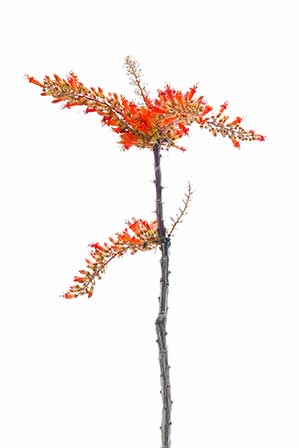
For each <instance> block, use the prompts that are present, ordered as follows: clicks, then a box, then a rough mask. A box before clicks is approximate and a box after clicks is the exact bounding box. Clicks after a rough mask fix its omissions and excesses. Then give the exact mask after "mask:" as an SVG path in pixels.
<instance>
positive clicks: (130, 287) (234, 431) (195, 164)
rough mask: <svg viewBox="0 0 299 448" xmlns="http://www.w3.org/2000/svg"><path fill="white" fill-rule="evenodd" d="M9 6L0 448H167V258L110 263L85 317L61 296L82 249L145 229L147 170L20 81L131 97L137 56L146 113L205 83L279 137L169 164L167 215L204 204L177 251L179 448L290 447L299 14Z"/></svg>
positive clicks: (218, 6)
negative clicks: (162, 354)
mask: <svg viewBox="0 0 299 448" xmlns="http://www.w3.org/2000/svg"><path fill="white" fill-rule="evenodd" d="M3 5H4V6H1V9H2V11H1V165H0V170H1V173H0V174H1V179H0V182H1V185H0V188H1V212H2V218H1V234H0V238H1V255H0V257H1V310H0V332H1V334H0V338H1V339H0V340H1V354H0V360H1V371H0V376H1V404H0V409H1V416H0V422H1V427H2V428H1V431H0V445H1V447H3V448H21V447H22V448H23V447H28V448H29V447H30V448H83V447H84V448H102V447H105V448H116V447H128V448H129V447H130V448H141V447H142V448H153V447H157V448H158V447H159V446H160V431H159V426H160V416H161V403H160V394H159V389H160V385H159V365H158V350H157V344H156V343H155V339H156V336H155V329H154V321H155V318H156V315H157V313H158V300H157V297H158V295H159V278H160V272H159V251H157V252H156V253H154V252H152V253H144V254H137V255H135V256H132V257H130V256H128V257H126V258H123V259H121V260H117V261H115V262H114V264H111V266H110V267H109V269H108V270H107V273H106V274H105V276H104V278H103V279H102V280H101V281H100V282H98V284H97V286H96V290H95V294H94V297H93V298H92V299H90V300H88V299H87V298H86V297H80V298H78V299H76V300H72V301H67V300H64V299H62V298H61V297H59V295H60V294H62V293H63V292H65V291H66V290H67V289H68V287H69V286H70V285H71V284H72V278H73V276H74V275H76V274H77V273H78V269H83V268H84V266H85V262H84V258H85V257H86V256H87V255H88V247H87V246H88V244H89V243H90V242H94V241H99V242H101V243H102V242H104V241H105V240H106V239H107V238H108V237H109V236H110V235H111V236H113V235H114V233H115V232H117V231H121V230H123V228H124V227H125V220H126V219H130V218H131V217H133V216H136V217H141V218H143V219H148V220H151V219H154V214H153V213H152V212H153V210H154V208H155V204H154V185H153V184H152V183H151V182H150V181H151V180H153V175H154V173H153V155H152V153H151V152H149V151H147V150H143V151H140V150H138V149H136V148H132V149H130V150H129V151H127V152H122V151H120V147H119V146H118V145H117V143H116V142H117V138H118V136H117V135H116V134H114V133H113V132H112V131H111V130H109V129H108V128H103V127H101V126H100V124H99V120H98V119H97V118H96V117H94V116H92V115H88V116H85V115H84V114H83V112H82V111H79V110H78V109H72V110H71V111H68V110H64V111H61V110H60V108H59V105H52V104H51V100H50V99H49V98H43V97H40V96H39V91H40V90H39V88H38V87H36V86H34V85H29V84H28V83H27V82H26V80H25V79H24V77H23V75H24V74H25V73H29V74H30V75H34V76H35V77H36V78H37V79H42V78H43V76H44V75H46V74H48V75H52V74H53V73H57V74H59V75H61V76H65V75H66V74H67V73H68V72H69V71H70V70H74V71H75V73H76V74H77V75H78V76H79V78H80V79H81V80H82V81H83V82H84V83H85V84H86V85H91V86H98V85H99V86H101V87H102V88H103V89H104V91H106V92H108V91H117V92H119V93H120V92H121V93H124V94H126V95H127V96H128V97H129V98H132V97H133V90H132V88H131V86H130V85H129V82H128V79H127V77H126V74H125V71H124V69H123V61H124V58H125V56H126V55H128V54H129V55H131V56H132V57H133V58H135V59H137V60H138V61H139V63H140V65H141V67H142V70H143V73H144V75H145V79H146V81H147V82H148V86H149V89H150V91H151V92H152V94H153V95H155V92H156V89H157V88H163V87H164V85H165V83H166V82H169V83H170V84H171V85H172V86H173V87H174V88H178V89H182V90H183V91H184V90H186V89H188V88H189V87H190V86H192V85H193V84H194V83H195V82H197V81H199V82H200V84H199V94H204V95H205V97H206V99H207V100H208V101H209V103H210V104H212V105H214V106H215V107H216V108H217V107H218V106H219V105H220V104H222V103H223V102H224V101H225V100H228V101H229V109H228V112H229V113H230V114H231V116H232V117H235V116H236V115H242V116H244V127H245V128H246V129H252V128H253V129H254V130H255V131H256V132H258V133H261V134H265V135H267V136H268V139H267V141H266V142H264V143H260V142H253V143H244V144H243V145H242V147H241V150H240V151H239V150H236V149H235V148H233V146H232V144H231V142H230V141H229V140H228V139H223V138H222V137H218V138H214V137H212V136H211V135H210V134H209V133H207V132H206V131H203V130H200V129H197V128H196V126H195V127H194V128H192V130H191V132H190V138H186V139H184V141H181V144H183V145H184V146H187V148H188V151H187V152H185V153H182V152H180V151H177V150H175V149H172V150H171V151H169V153H166V154H164V157H163V160H162V164H163V183H164V185H165V186H166V187H167V188H166V189H165V190H164V192H165V196H164V199H165V209H166V212H165V213H166V217H169V216H171V215H175V213H176V211H177V209H178V207H179V205H180V204H181V200H182V197H183V195H184V192H185V190H186V185H187V181H188V180H190V181H191V183H192V185H193V189H194V191H195V192H194V199H193V202H192V206H191V208H190V211H189V214H188V215H187V216H186V218H185V220H184V223H183V224H182V225H181V227H180V228H179V229H178V231H177V232H176V236H175V238H174V239H173V242H172V246H171V260H170V261H171V271H172V274H171V283H170V296H169V320H168V346H169V356H170V365H171V371H170V373H171V382H172V396H173V401H174V404H173V418H172V422H173V425H172V447H173V448H182V447H184V448H187V447H188V448H189V447H192V448H193V447H194V448H197V447H200V448H222V447H229V448H253V447H254V448H268V447H269V448H285V447H288V448H298V446H299V431H298V418H299V404H298V403H299V388H298V378H299V365H298V345H299V337H298V336H299V325H298V318H299V315H298V314H299V313H298V311H299V306H298V299H299V294H298V292H299V287H298V268H299V263H298V261H299V260H298V258H299V257H298V253H299V239H298V228H299V219H298V192H299V188H298V187H299V180H298V162H299V157H298V138H297V128H298V124H297V123H298V70H297V69H296V67H295V64H296V59H297V56H296V55H297V53H298V48H297V43H296V42H298V33H297V31H296V30H297V29H298V23H297V15H296V12H295V5H296V2H292V1H284V2H276V1H274V2H267V1H264V2H262V1H258V2H257V1H253V2H240V1H232V0H228V1H226V2H223V1H214V2H197V1H190V0H185V1H184V2H175V1H163V2H162V1H159V2H155V1H152V2H142V1H135V0H129V1H124V2H121V1H115V2H112V1H110V2H102V1H100V0H98V1H90V0H86V1H84V2H76V1H74V0H72V1H63V0H61V1H57V0H52V1H50V2H43V1H34V0H28V1H24V2H16V1H11V2H9V3H4V4H3ZM296 33H297V36H296ZM167 222H168V223H169V221H167Z"/></svg>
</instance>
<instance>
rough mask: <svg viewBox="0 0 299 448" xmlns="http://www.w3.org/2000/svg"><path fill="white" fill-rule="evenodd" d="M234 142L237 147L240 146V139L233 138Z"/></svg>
mask: <svg viewBox="0 0 299 448" xmlns="http://www.w3.org/2000/svg"><path fill="white" fill-rule="evenodd" d="M232 142H233V145H234V147H235V148H240V142H238V140H236V139H234V138H232Z"/></svg>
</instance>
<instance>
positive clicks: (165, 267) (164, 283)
mask: <svg viewBox="0 0 299 448" xmlns="http://www.w3.org/2000/svg"><path fill="white" fill-rule="evenodd" d="M160 149H161V146H160V144H159V143H157V144H156V145H155V146H154V148H153V152H154V159H155V185H156V215H157V222H158V234H159V240H160V249H161V252H162V256H161V260H160V264H161V280H160V297H159V314H158V317H157V319H156V322H155V326H156V334H157V343H158V347H159V363H160V382H161V396H162V423H161V426H160V429H161V440H162V446H161V447H162V448H170V443H171V442H170V425H171V408H172V401H171V386H170V378H169V368H170V366H169V364H168V348H167V343H166V335H167V332H166V323H167V313H168V285H169V282H168V276H169V247H170V238H169V236H167V235H166V229H165V226H164V221H163V203H162V185H161V166H160V158H161V155H160Z"/></svg>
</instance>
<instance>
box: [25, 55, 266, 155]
mask: <svg viewBox="0 0 299 448" xmlns="http://www.w3.org/2000/svg"><path fill="white" fill-rule="evenodd" d="M125 67H126V69H127V74H128V76H129V78H130V80H131V84H133V85H134V87H135V93H136V94H137V95H138V97H139V99H140V101H139V102H133V101H129V100H127V99H126V98H125V97H124V96H123V95H118V94H117V93H108V94H107V95H105V94H104V93H103V90H102V89H101V88H100V87H97V88H95V87H89V88H88V87H85V86H84V85H83V84H82V83H81V82H80V81H79V80H78V77H77V76H76V75H75V74H74V73H73V72H70V73H69V75H68V76H67V78H66V79H62V78H60V77H59V76H57V75H54V76H53V78H50V77H49V76H45V77H44V80H43V81H42V82H40V81H38V80H36V79H35V78H34V77H33V76H29V75H26V77H27V79H28V81H29V82H31V83H33V84H35V85H37V86H39V87H41V89H42V92H41V95H43V96H51V97H53V98H54V99H53V101H52V103H59V102H61V103H62V108H63V109H70V108H71V107H74V106H83V107H85V112H86V113H91V112H95V113H97V114H98V115H100V116H101V117H102V118H101V122H102V123H103V124H105V125H107V126H110V127H111V128H112V129H113V131H114V132H116V133H117V134H119V136H120V141H119V143H120V144H121V145H122V148H123V149H129V148H130V147H131V146H137V147H139V148H150V149H153V147H154V145H155V144H156V143H159V144H160V145H162V148H163V149H169V148H170V147H175V148H177V149H180V150H182V151H185V148H183V147H182V146H178V145H177V144H176V141H177V140H178V139H179V138H180V137H182V136H184V135H188V132H189V127H190V125H191V124H192V123H197V124H198V125H199V126H200V127H201V128H205V129H207V130H208V131H210V132H211V133H212V134H213V135H214V136H217V135H218V134H220V135H222V136H223V137H228V138H229V139H230V140H231V141H232V143H233V145H234V146H235V147H236V148H239V147H240V142H241V141H252V140H259V141H263V140H265V137H264V136H263V135H260V134H256V133H255V131H253V130H249V131H245V129H243V128H242V127H241V126H240V123H241V121H242V118H240V117H236V118H234V119H230V118H229V116H228V115H225V111H226V108H227V105H228V103H227V102H225V103H224V104H222V105H221V106H220V108H219V109H218V111H217V112H216V113H213V112H212V111H213V107H212V106H210V105H209V104H208V103H207V101H206V100H205V99H204V97H203V96H198V97H196V95H195V94H196V91H197V84H196V85H194V86H193V87H191V88H190V89H189V90H188V91H187V92H185V93H182V92H181V91H180V90H175V89H172V88H171V87H170V86H169V85H168V84H167V85H166V86H165V88H164V89H163V90H158V95H157V97H156V98H155V99H151V98H150V95H149V94H148V92H147V90H146V88H145V86H144V84H143V83H142V77H141V71H140V68H139V66H138V64H137V62H136V61H133V60H132V59H131V58H130V57H129V56H128V57H127V58H126V59H125Z"/></svg>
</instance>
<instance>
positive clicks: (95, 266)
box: [63, 219, 159, 299]
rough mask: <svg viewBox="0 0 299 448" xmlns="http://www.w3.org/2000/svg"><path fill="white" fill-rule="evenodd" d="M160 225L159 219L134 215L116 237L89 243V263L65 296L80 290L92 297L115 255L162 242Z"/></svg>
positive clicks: (80, 292)
mask: <svg viewBox="0 0 299 448" xmlns="http://www.w3.org/2000/svg"><path fill="white" fill-rule="evenodd" d="M157 228H158V227H157V221H153V222H151V223H148V222H147V221H144V220H142V219H133V221H132V222H128V228H125V230H124V231H123V232H121V233H117V234H116V237H114V238H111V237H110V238H109V242H108V243H104V244H103V245H100V244H99V243H92V244H90V247H91V251H90V259H89V258H87V259H86V260H85V261H86V263H87V267H86V268H85V269H84V270H80V271H79V273H80V275H78V276H75V277H74V282H75V285H73V286H71V287H70V288H69V290H68V292H66V293H65V294H64V295H63V297H64V298H66V299H74V298H76V297H78V296H79V295H80V294H82V295H83V294H87V295H88V297H91V296H92V294H93V291H94V286H95V281H96V279H97V278H98V279H100V278H101V276H102V274H103V273H104V272H105V270H106V266H107V264H108V263H109V262H110V261H111V260H113V258H116V257H121V256H122V255H124V254H125V253H127V252H130V253H131V254H135V253H136V252H138V251H147V250H151V249H153V248H154V247H156V246H157V245H159V238H158V230H157Z"/></svg>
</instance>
